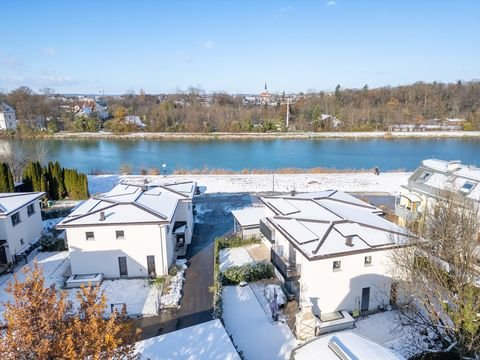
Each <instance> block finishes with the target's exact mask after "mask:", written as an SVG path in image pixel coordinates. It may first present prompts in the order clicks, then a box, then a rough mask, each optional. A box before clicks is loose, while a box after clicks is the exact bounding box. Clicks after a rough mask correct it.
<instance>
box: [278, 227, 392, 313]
mask: <svg viewBox="0 0 480 360" xmlns="http://www.w3.org/2000/svg"><path fill="white" fill-rule="evenodd" d="M274 232H275V235H274V236H275V237H274V238H275V245H274V246H275V248H278V247H279V246H282V248H283V256H284V257H285V258H287V259H288V258H289V256H290V251H294V252H295V255H294V258H295V259H296V263H297V264H300V266H301V277H300V280H299V282H300V304H302V303H304V302H312V303H313V310H314V312H318V311H319V310H320V311H322V312H324V313H325V312H327V313H328V312H333V311H337V310H347V311H352V310H355V309H357V308H358V309H359V307H360V305H359V301H360V302H361V298H362V288H365V287H370V303H369V310H375V309H377V308H378V305H382V304H383V305H387V304H388V303H389V301H390V284H391V279H390V259H391V257H390V255H389V251H386V250H383V251H371V252H367V253H361V254H354V255H347V256H341V257H337V258H329V259H324V260H314V261H309V260H307V258H305V257H304V256H303V254H302V253H301V252H299V251H298V250H297V249H296V248H292V247H290V246H289V241H288V240H286V238H285V237H284V236H283V235H282V234H281V233H280V232H279V231H278V230H277V229H274ZM366 256H371V257H372V265H365V264H364V262H365V257H366ZM335 260H340V261H341V269H340V270H336V271H334V270H333V262H334V261H335Z"/></svg>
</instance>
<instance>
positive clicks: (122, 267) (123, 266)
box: [118, 256, 128, 276]
mask: <svg viewBox="0 0 480 360" xmlns="http://www.w3.org/2000/svg"><path fill="white" fill-rule="evenodd" d="M118 269H119V271H120V276H128V269H127V257H126V256H119V257H118Z"/></svg>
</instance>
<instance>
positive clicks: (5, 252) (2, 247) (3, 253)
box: [0, 246, 8, 264]
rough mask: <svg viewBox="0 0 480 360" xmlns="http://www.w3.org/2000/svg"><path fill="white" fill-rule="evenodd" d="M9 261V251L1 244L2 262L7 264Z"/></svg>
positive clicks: (0, 261) (0, 258)
mask: <svg viewBox="0 0 480 360" xmlns="http://www.w3.org/2000/svg"><path fill="white" fill-rule="evenodd" d="M7 262H8V261H7V251H6V250H5V246H0V263H1V264H6V263H7Z"/></svg>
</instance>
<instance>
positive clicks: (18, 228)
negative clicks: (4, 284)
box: [0, 192, 45, 268]
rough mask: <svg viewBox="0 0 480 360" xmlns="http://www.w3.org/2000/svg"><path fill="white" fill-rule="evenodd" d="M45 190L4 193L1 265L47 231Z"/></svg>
mask: <svg viewBox="0 0 480 360" xmlns="http://www.w3.org/2000/svg"><path fill="white" fill-rule="evenodd" d="M43 195H45V193H43V192H30V193H0V268H3V267H5V266H6V265H7V264H9V263H13V262H15V261H16V255H22V253H23V252H24V251H25V250H27V249H28V247H29V246H30V245H31V244H32V243H33V242H35V241H37V240H38V239H39V238H40V235H41V233H42V230H43V224H42V215H41V212H40V203H39V199H40V198H41V197H42V196H43Z"/></svg>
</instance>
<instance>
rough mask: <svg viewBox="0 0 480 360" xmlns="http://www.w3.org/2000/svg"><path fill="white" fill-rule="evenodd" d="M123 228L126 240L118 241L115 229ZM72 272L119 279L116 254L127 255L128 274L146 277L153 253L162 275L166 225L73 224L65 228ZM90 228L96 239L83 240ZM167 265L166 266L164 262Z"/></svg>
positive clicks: (156, 267)
mask: <svg viewBox="0 0 480 360" xmlns="http://www.w3.org/2000/svg"><path fill="white" fill-rule="evenodd" d="M116 230H123V231H124V233H125V239H123V240H117V239H116V235H115V231H116ZM66 231H67V240H68V248H69V251H70V260H71V265H72V273H73V274H92V273H103V274H104V276H105V277H107V278H118V277H119V276H120V270H119V266H118V257H119V256H126V257H127V268H128V277H147V276H148V273H147V256H149V255H153V256H155V270H156V273H157V275H158V276H159V275H165V274H166V272H167V270H168V266H169V264H168V263H169V261H170V260H168V258H167V256H168V257H170V258H171V254H168V252H167V248H166V245H167V244H166V242H165V225H161V226H159V225H154V224H152V225H104V226H90V227H75V228H68V229H67V230H66ZM87 231H92V232H94V234H95V240H86V235H85V233H86V232H87ZM164 262H165V263H167V266H165V263H164Z"/></svg>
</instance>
